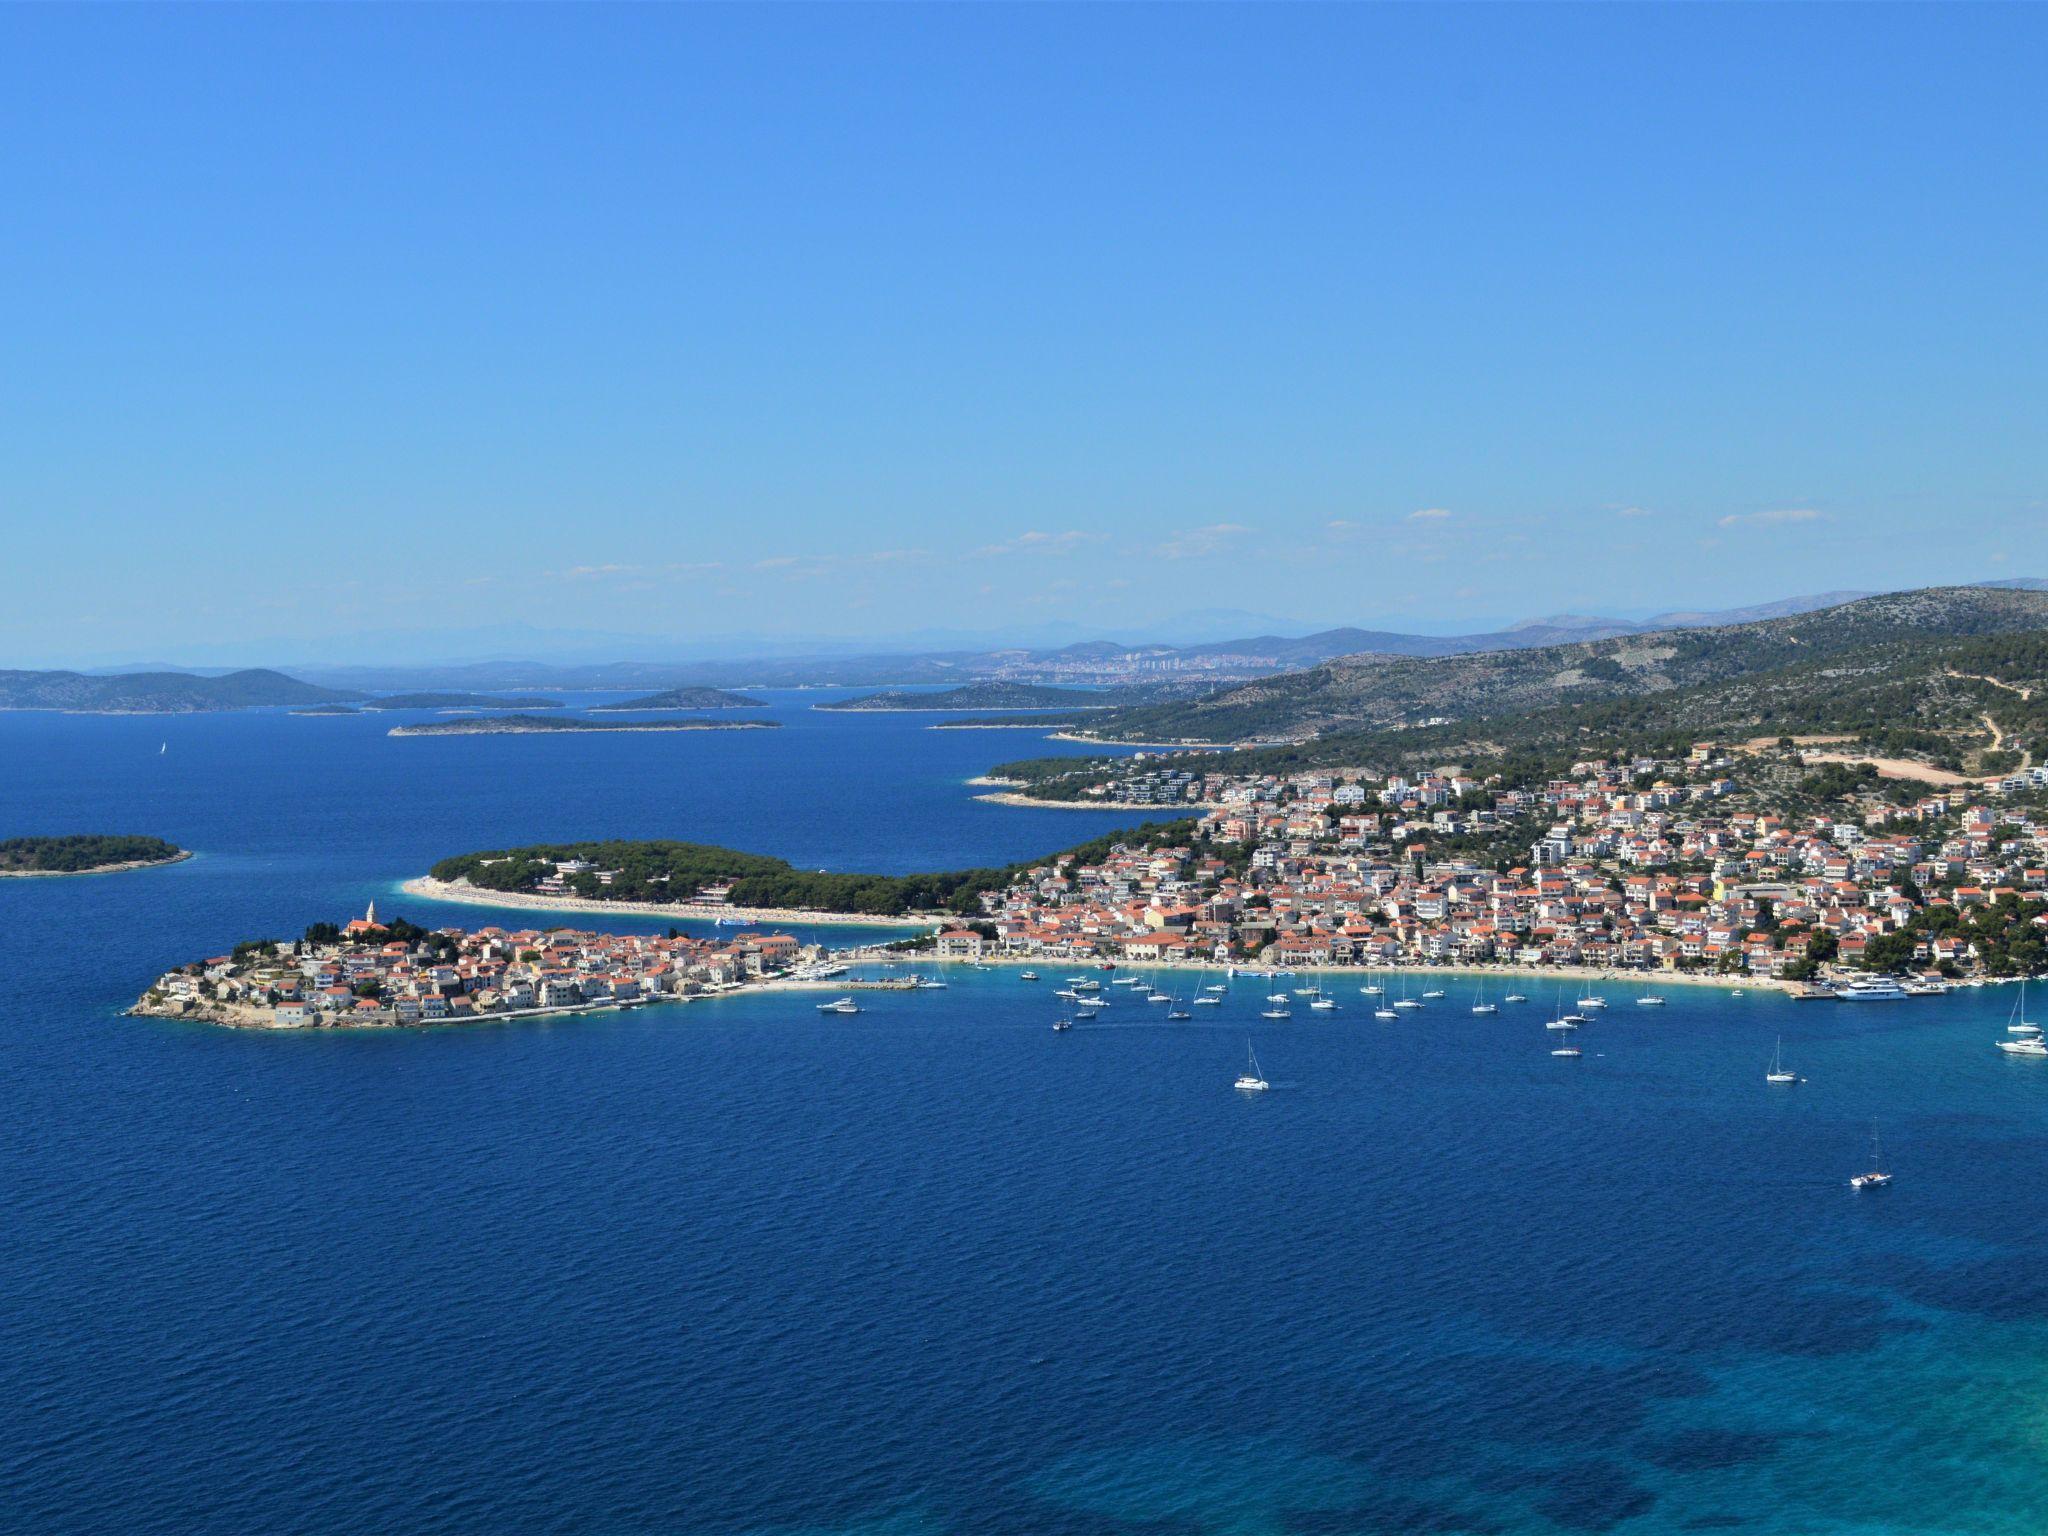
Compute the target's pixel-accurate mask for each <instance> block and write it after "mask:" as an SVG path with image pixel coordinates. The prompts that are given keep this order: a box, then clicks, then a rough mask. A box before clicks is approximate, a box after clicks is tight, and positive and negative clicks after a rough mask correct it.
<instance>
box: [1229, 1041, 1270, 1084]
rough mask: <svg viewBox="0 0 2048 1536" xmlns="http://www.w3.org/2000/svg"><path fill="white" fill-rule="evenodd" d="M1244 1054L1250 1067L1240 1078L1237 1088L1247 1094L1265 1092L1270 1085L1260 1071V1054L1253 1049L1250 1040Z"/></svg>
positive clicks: (1246, 1042) (1245, 1044) (1245, 1045)
mask: <svg viewBox="0 0 2048 1536" xmlns="http://www.w3.org/2000/svg"><path fill="white" fill-rule="evenodd" d="M1244 1054H1245V1060H1246V1061H1247V1062H1248V1063H1249V1065H1248V1066H1247V1067H1246V1068H1245V1070H1244V1073H1243V1075H1242V1076H1240V1077H1239V1078H1238V1080H1237V1084H1236V1086H1237V1087H1239V1088H1242V1089H1243V1090H1244V1091H1245V1092H1246V1093H1263V1092H1265V1091H1266V1088H1267V1087H1268V1086H1269V1085H1268V1084H1267V1082H1266V1079H1265V1077H1264V1075H1263V1074H1261V1073H1260V1071H1259V1053H1258V1052H1257V1051H1255V1050H1253V1049H1252V1043H1251V1041H1249V1040H1247V1041H1245V1043H1244Z"/></svg>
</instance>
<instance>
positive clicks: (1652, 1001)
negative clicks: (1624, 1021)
mask: <svg viewBox="0 0 2048 1536" xmlns="http://www.w3.org/2000/svg"><path fill="white" fill-rule="evenodd" d="M1636 1006H1637V1007H1638V1008H1662V1007H1663V1006H1664V999H1663V998H1661V997H1659V996H1658V995H1657V994H1656V993H1654V992H1645V993H1644V994H1643V995H1642V996H1641V997H1639V998H1637V999H1636Z"/></svg>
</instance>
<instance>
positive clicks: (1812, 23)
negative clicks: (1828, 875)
mask: <svg viewBox="0 0 2048 1536" xmlns="http://www.w3.org/2000/svg"><path fill="white" fill-rule="evenodd" d="M2044 73H2048V8H2042V7H2013V8H2004V9H2001V8H1992V7H1956V8H1940V9H1934V8H1929V9H1900V8H1871V7H1854V8H1851V7H1692V6H1688V7H1661V8H1652V7H1609V6H1602V7H1586V8H1581V9H1547V8H1543V7H1537V6H1517V7H1513V8H1499V9H1496V8H1488V7H1481V6H1451V7H1419V6H1403V7H1386V8H1363V7H1358V8H1343V9H1322V8H1313V7H1258V8H1243V9H1234V8H1227V7H1201V8H1171V7H1153V6H1147V7H1131V8H1119V7H1109V6H1101V7H1087V8H1061V7H1054V6H1032V7H1026V8H1018V9H1009V8H991V7H970V6H960V7H952V8H946V9H917V8H912V7H907V6H892V7H887V8H881V9H863V8H858V7H830V8H808V7H797V6H773V7H759V8H751V9H721V8H684V9H655V8H651V7H620V8H590V7H579V8H571V9H560V10H557V9H548V8H542V7H505V8H498V9H475V10H472V9H464V8H459V7H419V8H402V7H370V8H359V7H316V8H299V9H282V8H255V7H251V8H227V7H218V8H203V9H202V8H193V9H172V8H149V9H115V8H98V7H93V8H83V7H80V8H58V7H39V8H25V7H14V8H10V9H8V10H5V11H4V12H0V135H4V141H5V142H6V143H7V144H8V146H9V150H8V152H7V154H6V155H4V156H0V199H4V207H5V210H6V217H5V219H4V221H0V354H4V357H5V362H4V364H0V520H4V523H5V525H6V526H5V535H6V537H5V545H4V547H5V548H6V549H7V551H8V555H9V563H10V564H11V565H12V566H14V567H15V569H16V571H17V579H16V580H15V581H12V582H10V583H9V584H8V585H9V601H8V603H7V604H5V605H4V606H0V665H4V664H21V663H24V662H30V661H39V660H49V659H53V658H62V657H72V656H76V657H95V656H98V657H105V656H112V655H122V654H126V655H134V656H145V655H147V656H163V657H168V658H171V659H177V658H178V657H179V655H181V654H183V653H188V652H193V651H195V650H196V648H199V647H203V646H206V645H215V644H220V643H223V642H255V641H267V640H269V639H270V638H272V637H276V638H278V639H279V640H280V641H290V642H292V644H291V645H290V646H289V647H288V648H289V649H291V650H293V651H294V652H296V653H300V654H303V653H305V651H306V649H307V645H308V643H312V642H321V641H327V640H333V639H334V637H342V636H350V635H353V634H356V633H358V632H366V631H382V630H390V629H408V630H413V629H426V630H435V629H448V630H461V629H465V628H472V627H476V626H482V625H490V624H498V623H503V622H506V621H511V620H516V621H520V622H525V623H531V624H537V625H541V626H556V627H563V628H580V629H604V630H613V631H620V632H626V633H633V634H646V635H660V636H666V637H677V638H684V639H687V638H689V637H691V636H696V635H714V634H726V635H729V634H733V633H740V632H745V633H759V634H764V635H798V634H804V635H810V634H839V635H884V634H891V633H896V632H900V631H903V630H906V629H913V628H918V627H923V626H944V627H951V628H961V629H974V628H983V627H1002V626H1018V625H1034V624H1041V623H1051V622H1063V623H1069V624H1075V625H1080V626H1083V627H1104V628H1114V629H1119V630H1129V629H1132V628H1136V627H1142V626H1143V625H1144V624H1146V623H1148V622H1151V621H1153V620H1156V619H1161V618H1164V617H1165V616H1168V615H1171V614H1175V613H1179V612H1183V611H1187V610H1199V609H1210V608H1232V609H1246V610H1251V611H1254V612H1258V613H1262V614H1272V615H1278V616H1281V617H1284V618H1292V619H1300V620H1303V621H1309V622H1349V623H1359V624H1366V625H1377V626H1387V627H1397V628H1427V629H1437V630H1443V629H1452V628H1460V627H1465V626H1466V625H1467V624H1468V623H1475V622H1492V621H1498V620H1504V619H1512V618H1516V617H1523V616H1528V615H1531V614H1539V613H1555V612H1562V611H1578V612H1586V611H1594V612H1638V613H1639V612H1645V611H1650V610H1655V609H1661V608H1672V607H1707V606H1722V605H1730V604H1736V603H1742V602H1749V601H1755V600H1759V599H1764V598H1769V597H1775V596H1782V595H1787V594H1790V593H1794V592H1803V591H1814V590H1825V589H1832V588H1837V587H1898V586H1910V585H1920V584H1924V583H1931V582H1938V581H1951V580H1970V579H1981V578H1988V577H1996V576H2025V575H2048V536H2044V534H2043V532H2042V530H2043V528H2044V527H2048V515H2044V514H2048V430H2044V409H2043V408H2044V405H2048V362H2044V359H2048V306H2044V304H2043V302H2042V295H2043V293H2044V292H2048V135H2044V134H2043V133H2042V132H2041V108H2040V93H2039V91H2040V87H2039V83H2040V80H2041V79H2042V77H2043V75H2044ZM23 575H25V576H26V578H27V579H22V576H23ZM334 643H335V644H337V645H339V646H340V647H341V649H343V650H344V651H345V650H346V649H347V646H348V644H349V642H346V641H339V640H336V641H334ZM343 659H345V658H343Z"/></svg>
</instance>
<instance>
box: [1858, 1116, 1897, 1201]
mask: <svg viewBox="0 0 2048 1536" xmlns="http://www.w3.org/2000/svg"><path fill="white" fill-rule="evenodd" d="M1891 1181H1892V1176H1891V1175H1890V1174H1889V1173H1887V1172H1886V1171H1885V1166H1884V1149H1883V1148H1882V1147H1881V1146H1879V1145H1878V1140H1877V1127H1876V1126H1874V1125H1873V1126H1872V1127H1871V1128H1870V1168H1869V1170H1868V1171H1867V1172H1864V1173H1859V1174H1857V1175H1856V1177H1855V1178H1853V1179H1851V1180H1850V1181H1849V1187H1850V1188H1851V1189H1882V1188H1883V1187H1884V1186H1885V1185H1887V1184H1889V1183H1891Z"/></svg>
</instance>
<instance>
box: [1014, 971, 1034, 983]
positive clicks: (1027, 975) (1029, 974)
mask: <svg viewBox="0 0 2048 1536" xmlns="http://www.w3.org/2000/svg"><path fill="white" fill-rule="evenodd" d="M1017 979H1018V980H1019V981H1036V980H1038V972H1036V971H1019V972H1018V973H1017Z"/></svg>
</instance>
